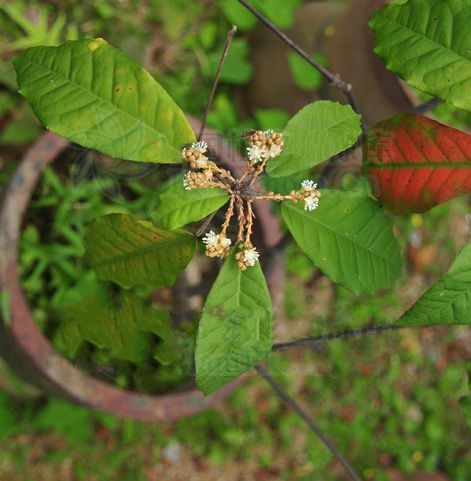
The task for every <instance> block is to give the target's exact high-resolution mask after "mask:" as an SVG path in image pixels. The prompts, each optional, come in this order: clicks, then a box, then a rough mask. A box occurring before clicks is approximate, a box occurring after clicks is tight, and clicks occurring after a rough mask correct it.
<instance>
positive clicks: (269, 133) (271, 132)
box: [263, 129, 274, 137]
mask: <svg viewBox="0 0 471 481" xmlns="http://www.w3.org/2000/svg"><path fill="white" fill-rule="evenodd" d="M273 132H274V130H273V129H268V130H264V131H263V133H264V135H266V136H267V137H270V136H271V135H272V134H273Z"/></svg>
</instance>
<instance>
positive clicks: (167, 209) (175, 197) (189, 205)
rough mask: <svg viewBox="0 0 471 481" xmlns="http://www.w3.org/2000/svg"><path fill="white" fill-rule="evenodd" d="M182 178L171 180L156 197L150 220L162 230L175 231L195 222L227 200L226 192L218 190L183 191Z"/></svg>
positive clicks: (179, 176)
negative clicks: (155, 205)
mask: <svg viewBox="0 0 471 481" xmlns="http://www.w3.org/2000/svg"><path fill="white" fill-rule="evenodd" d="M184 176H185V174H181V175H177V176H175V177H174V178H173V179H171V180H170V182H169V183H168V184H167V185H166V186H165V187H164V188H163V189H162V190H161V193H160V195H159V196H158V203H157V207H156V209H155V210H154V211H153V212H152V219H153V220H154V222H155V223H156V224H157V225H159V226H161V227H163V228H164V229H176V228H178V227H182V226H184V225H186V224H189V223H190V222H196V221H198V220H200V219H202V218H203V217H206V216H207V215H208V214H211V213H212V212H214V211H215V210H217V209H219V208H220V207H222V206H223V205H224V204H225V203H226V202H227V201H228V200H229V195H228V194H227V192H225V191H224V190H222V189H218V188H210V189H194V190H185V188H184V187H183V178H184Z"/></svg>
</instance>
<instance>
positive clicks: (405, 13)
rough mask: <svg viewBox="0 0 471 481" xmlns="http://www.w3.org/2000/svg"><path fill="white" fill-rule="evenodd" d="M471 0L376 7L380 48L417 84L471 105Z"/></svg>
mask: <svg viewBox="0 0 471 481" xmlns="http://www.w3.org/2000/svg"><path fill="white" fill-rule="evenodd" d="M470 25H471V2H470V1H469V0H408V1H407V2H401V4H398V3H391V4H390V5H386V6H385V7H384V8H382V9H380V10H377V11H375V12H374V13H373V15H372V16H371V19H370V26H371V28H372V29H373V30H374V31H375V34H376V41H375V43H376V46H375V52H376V53H377V54H378V55H379V56H380V57H382V58H383V59H384V60H385V62H386V67H387V68H388V69H389V70H391V71H393V72H394V73H396V74H398V75H400V76H401V77H402V78H403V79H404V80H406V81H407V82H408V83H410V84H411V85H412V86H414V87H416V88H418V89H419V90H422V91H423V92H427V93H429V94H431V95H434V96H436V97H439V98H441V99H443V100H445V101H447V102H449V103H452V104H453V105H455V106H456V107H459V108H462V109H466V110H471V96H470V95H469V92H470V91H471V48H470V46H471V29H470V27H469V26H470Z"/></svg>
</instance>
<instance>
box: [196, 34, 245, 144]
mask: <svg viewBox="0 0 471 481" xmlns="http://www.w3.org/2000/svg"><path fill="white" fill-rule="evenodd" d="M236 32H237V27H236V26H235V25H232V28H231V29H230V30H229V32H228V34H227V38H226V44H225V45H224V50H223V51H222V55H221V58H220V59H219V65H218V68H217V70H216V74H215V76H214V80H213V85H212V87H211V93H210V94H209V98H208V102H207V104H206V107H205V109H204V112H203V117H202V119H201V126H200V131H199V133H198V140H201V137H202V136H203V131H204V129H205V127H206V119H207V117H208V113H209V110H210V108H211V105H212V103H213V99H214V94H215V93H216V88H217V86H218V82H219V76H220V75H221V70H222V66H223V65H224V61H225V60H226V57H227V53H228V52H229V48H230V46H231V42H232V38H233V37H234V35H235V33H236Z"/></svg>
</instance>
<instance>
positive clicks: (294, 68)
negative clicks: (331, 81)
mask: <svg viewBox="0 0 471 481" xmlns="http://www.w3.org/2000/svg"><path fill="white" fill-rule="evenodd" d="M312 57H313V58H314V59H315V60H317V61H318V62H319V63H320V64H321V65H323V66H326V64H327V59H326V57H325V56H324V55H322V54H319V53H318V54H316V53H314V54H313V55H312ZM288 63H289V68H290V70H291V75H292V76H293V78H294V81H295V83H296V85H297V86H298V87H299V88H300V89H303V90H316V89H318V88H320V87H321V86H322V79H323V77H322V74H321V73H320V72H319V71H318V70H316V69H315V68H313V67H312V66H311V65H310V64H308V63H307V62H306V60H304V59H303V58H302V57H300V56H299V54H297V53H294V52H289V53H288Z"/></svg>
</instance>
